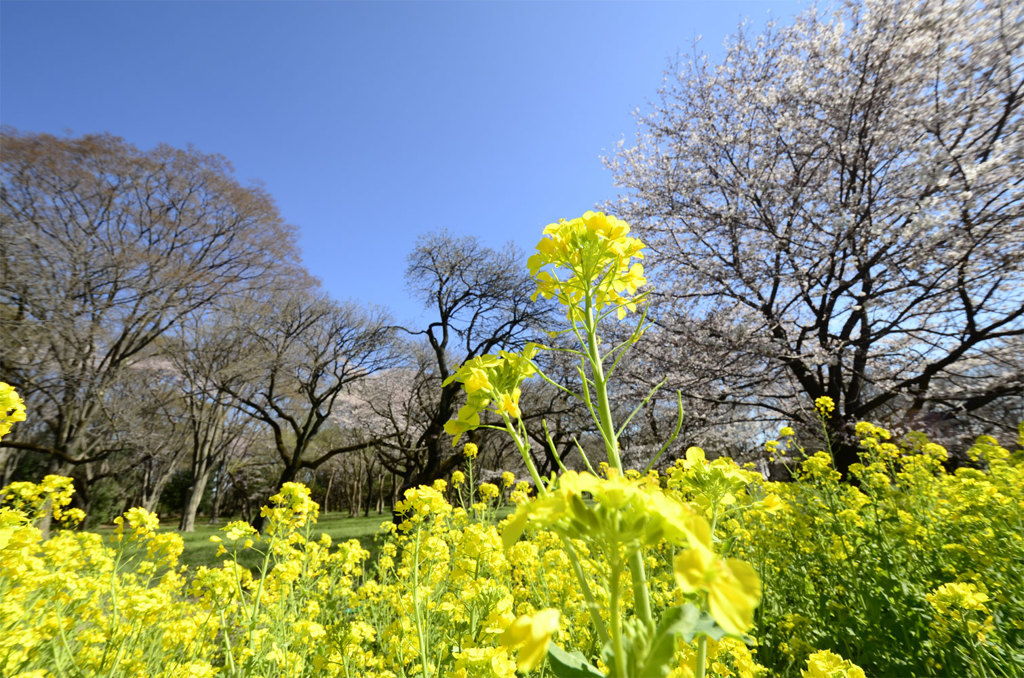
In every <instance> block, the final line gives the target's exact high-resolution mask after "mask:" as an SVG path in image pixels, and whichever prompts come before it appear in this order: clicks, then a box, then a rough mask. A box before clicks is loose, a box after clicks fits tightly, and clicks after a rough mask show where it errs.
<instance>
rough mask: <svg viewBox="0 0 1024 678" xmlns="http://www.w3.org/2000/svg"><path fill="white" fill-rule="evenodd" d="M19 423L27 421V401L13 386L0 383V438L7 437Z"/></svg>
mask: <svg viewBox="0 0 1024 678" xmlns="http://www.w3.org/2000/svg"><path fill="white" fill-rule="evenodd" d="M17 421H25V401H23V400H22V399H21V396H19V395H18V392H17V391H15V390H14V387H13V386H11V385H10V384H6V383H4V382H2V381H0V438H3V437H4V436H5V435H7V433H8V432H9V431H10V430H11V426H12V425H13V424H14V422H17Z"/></svg>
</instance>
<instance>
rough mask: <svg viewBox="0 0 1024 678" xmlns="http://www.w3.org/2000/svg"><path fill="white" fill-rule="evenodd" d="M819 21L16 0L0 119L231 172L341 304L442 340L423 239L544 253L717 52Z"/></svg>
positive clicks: (717, 14) (0, 45)
mask: <svg viewBox="0 0 1024 678" xmlns="http://www.w3.org/2000/svg"><path fill="white" fill-rule="evenodd" d="M804 4H805V3H801V2H794V1H783V0H765V1H763V2H728V1H720V2H711V1H708V2H597V3H594V2H340V1H338V2H226V1H221V2H92V1H80V2H46V1H19V0H3V2H2V3H0V122H2V123H3V124H5V125H11V126H14V127H16V128H18V129H21V130H24V131H35V132H49V133H53V134H61V133H66V132H71V133H73V134H75V135H80V134H85V133H91V132H110V133H112V134H115V135H118V136H121V137H124V138H126V139H127V140H128V141H130V142H132V143H134V144H136V145H138V146H140V147H142V148H150V147H152V146H154V145H156V144H157V143H159V142H167V143H169V144H172V145H175V146H185V145H187V144H193V145H194V146H195V147H196V148H198V149H199V150H202V151H204V152H208V153H220V154H222V155H224V156H226V157H227V158H228V159H229V160H230V161H231V162H232V163H233V164H234V166H235V170H236V176H237V177H238V178H239V179H240V180H241V181H242V182H243V183H250V182H261V183H263V184H264V185H265V187H266V188H267V190H268V191H269V192H270V193H271V195H273V196H274V198H275V200H276V201H277V204H278V206H279V208H280V210H281V213H282V215H283V216H284V218H285V219H286V220H287V221H288V222H290V223H292V224H295V225H296V226H298V227H299V231H300V234H301V236H300V237H301V246H302V252H303V260H304V262H305V264H306V266H307V267H308V268H309V270H310V271H311V272H312V273H313V274H314V275H316V276H317V277H318V278H320V279H321V280H322V281H323V284H324V287H325V289H326V290H327V291H328V292H329V293H330V294H331V295H332V296H334V297H335V298H337V299H355V300H358V301H361V302H368V303H378V304H381V305H384V306H387V307H389V308H390V309H391V310H392V312H393V313H394V315H395V317H396V320H398V321H399V322H407V323H411V324H421V323H422V322H423V318H424V317H425V316H423V315H422V314H421V313H420V311H419V309H418V306H417V305H416V304H414V303H413V302H412V301H410V300H409V298H408V294H407V292H406V291H405V286H404V281H403V277H402V276H403V273H404V270H405V258H406V255H407V254H408V252H409V250H410V249H411V248H412V246H413V243H414V241H415V238H416V236H417V235H419V234H421V233H426V232H429V231H432V230H436V229H439V228H441V227H446V228H448V229H449V230H451V231H453V232H455V233H458V234H469V235H476V236H478V237H479V238H480V239H481V240H482V241H483V242H484V243H485V244H487V245H490V246H494V247H497V246H500V245H501V244H503V243H504V242H506V241H508V240H513V241H515V242H516V244H517V245H518V246H519V247H520V248H522V249H524V250H528V249H530V248H532V247H533V245H534V244H535V243H536V241H537V240H538V239H539V237H540V232H541V229H542V228H543V226H544V225H545V224H547V223H550V222H552V221H554V220H556V219H558V218H559V217H573V216H577V215H579V214H581V213H582V212H584V211H585V210H587V209H591V208H593V207H594V205H595V204H597V203H599V202H601V201H603V200H606V199H609V198H612V197H614V195H615V188H614V186H613V182H612V175H611V173H610V172H609V171H607V170H606V169H604V167H603V166H602V164H601V162H600V156H601V155H603V154H607V153H609V152H611V151H612V150H613V149H614V147H615V144H616V143H617V142H618V141H619V140H620V139H622V138H626V139H627V141H628V140H630V139H632V138H633V136H634V134H635V130H636V125H635V122H634V120H633V117H632V112H633V111H634V110H635V109H637V108H640V109H644V108H646V104H647V102H649V101H652V100H653V99H654V98H655V97H656V94H657V90H658V87H659V86H660V84H661V82H662V77H663V72H664V70H665V68H666V66H667V65H668V64H669V62H670V60H671V59H672V58H673V57H674V56H675V55H676V54H677V53H678V52H686V51H688V50H689V49H690V48H691V46H692V44H693V41H694V39H695V38H696V37H697V36H703V40H702V42H701V48H702V49H703V50H706V51H708V52H710V53H711V54H712V56H716V55H720V53H721V44H722V41H723V39H724V38H725V36H727V35H728V34H730V33H733V32H734V31H735V30H736V27H737V25H738V24H739V22H740V20H741V19H743V18H745V17H749V18H750V19H751V21H752V23H753V25H754V26H757V27H759V26H760V25H762V24H763V22H764V21H765V19H766V18H767V17H768V16H769V13H771V16H773V17H776V18H778V19H780V20H782V21H788V20H789V18H790V17H791V16H792V15H793V14H795V13H796V12H798V11H799V10H800V8H801V7H802V6H803V5H804Z"/></svg>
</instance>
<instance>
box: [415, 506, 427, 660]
mask: <svg viewBox="0 0 1024 678" xmlns="http://www.w3.org/2000/svg"><path fill="white" fill-rule="evenodd" d="M421 527H422V526H421V525H419V524H417V525H416V547H415V551H414V553H413V562H412V606H413V609H414V610H415V611H416V635H417V636H419V641H420V669H421V672H422V674H423V678H428V676H429V674H428V673H427V639H426V636H425V635H424V632H423V616H422V614H421V613H420V593H419V584H420V578H419V572H420V529H421Z"/></svg>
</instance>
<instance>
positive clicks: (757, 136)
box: [607, 0, 1024, 468]
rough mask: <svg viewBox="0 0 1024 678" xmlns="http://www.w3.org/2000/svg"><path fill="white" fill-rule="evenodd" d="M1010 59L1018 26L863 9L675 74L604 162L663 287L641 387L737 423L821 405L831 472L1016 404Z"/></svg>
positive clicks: (1011, 9)
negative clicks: (932, 421) (873, 437)
mask: <svg viewBox="0 0 1024 678" xmlns="http://www.w3.org/2000/svg"><path fill="white" fill-rule="evenodd" d="M1022 43H1024V5H1021V4H1020V3H1014V2H1008V1H998V0H994V1H982V2H975V1H973V0H951V1H945V2H939V1H936V0H923V1H905V0H864V1H862V2H845V3H842V4H840V5H839V6H838V7H837V8H836V9H835V10H834V11H833V12H832V13H822V12H819V11H817V10H816V9H810V10H808V11H806V12H805V13H803V14H802V15H800V16H799V17H797V18H796V19H795V21H794V22H793V23H792V24H791V25H779V24H775V25H771V26H770V27H769V28H767V29H766V30H765V31H764V32H763V33H761V34H758V35H749V34H747V33H746V32H744V31H742V30H741V31H740V32H739V33H738V34H737V35H736V37H735V38H734V39H732V40H731V42H730V43H729V44H728V45H727V53H726V55H725V57H724V60H723V61H722V62H721V63H718V64H716V63H712V61H711V60H710V58H709V57H707V56H706V55H703V54H700V53H697V52H695V54H694V55H693V56H691V57H689V58H685V59H682V60H681V61H680V63H678V65H677V67H676V68H674V69H673V70H672V71H671V72H669V73H668V74H667V75H666V82H665V85H664V87H663V89H662V90H661V92H660V97H659V99H658V101H657V103H655V104H654V105H653V107H652V109H651V110H650V111H649V112H647V113H646V114H644V115H642V116H641V117H640V119H639V124H640V132H639V134H638V136H637V138H636V141H635V143H633V144H632V145H627V144H623V145H622V146H621V147H620V149H619V151H618V152H617V154H616V155H615V156H614V157H612V158H609V159H608V160H607V162H608V164H609V165H610V167H611V168H612V169H613V170H614V171H615V174H616V180H617V183H618V185H619V186H621V188H622V190H623V193H622V195H621V197H620V198H619V200H618V201H617V203H615V204H614V205H610V206H608V209H609V210H614V211H616V212H618V213H619V214H620V215H621V216H622V217H623V218H625V219H626V220H628V221H629V222H630V223H631V224H633V226H634V228H636V229H637V230H638V231H639V232H640V234H641V236H642V237H643V238H644V239H645V241H646V242H648V244H649V245H650V246H651V249H652V250H653V252H652V254H651V256H650V257H649V259H648V262H649V264H652V265H655V266H656V267H657V269H656V272H655V273H654V274H652V275H650V276H649V277H650V278H651V279H652V280H661V281H662V286H661V288H660V290H659V291H658V293H657V295H656V298H655V302H654V305H653V309H654V310H653V314H652V318H653V319H654V320H655V321H656V327H655V328H654V329H652V335H653V337H652V338H655V339H656V341H651V340H648V345H654V346H655V347H656V350H655V351H653V352H651V353H650V354H649V355H648V362H649V363H650V365H651V367H652V369H654V368H657V367H667V368H669V370H670V372H671V373H672V375H673V378H672V380H671V381H670V383H669V385H668V386H669V387H670V388H672V387H679V388H682V389H683V390H684V392H685V394H686V396H687V397H688V399H689V400H690V401H691V402H703V403H705V404H706V405H707V406H708V407H712V408H719V409H723V408H724V409H728V410H731V411H732V412H734V413H735V412H742V413H744V415H745V416H751V417H761V418H765V419H776V420H781V421H787V420H788V421H796V420H799V419H806V418H807V417H808V415H809V410H810V408H811V407H812V403H813V400H814V399H816V398H818V397H821V396H828V397H830V398H832V399H833V400H834V401H835V403H836V409H835V411H834V413H833V414H832V415H831V417H830V418H829V420H828V422H827V424H828V429H829V431H830V434H831V436H832V437H833V438H834V439H835V441H836V442H837V443H838V447H837V455H836V456H837V458H836V462H837V465H838V466H839V467H841V468H846V467H848V465H849V464H850V463H852V462H853V461H855V460H856V447H855V445H854V444H853V443H852V424H853V423H854V422H856V421H858V420H863V419H876V420H879V419H880V420H887V421H906V422H909V423H913V420H914V419H915V418H916V419H921V418H922V417H925V418H927V417H932V418H934V417H938V418H940V419H944V420H947V421H948V420H952V419H957V420H967V419H969V418H970V417H971V414H972V413H973V412H976V411H979V410H981V409H982V408H986V407H988V406H990V405H991V404H992V403H994V402H996V401H999V400H1001V399H1004V398H1006V397H1012V396H1019V394H1020V393H1021V392H1022V390H1024V341H1022V337H1024V221H1022V212H1021V208H1022V204H1024V200H1022V199H1024V165H1022V163H1021V159H1022V152H1024V134H1022V132H1024V130H1022V124H1021V123H1022V117H1021V103H1022V101H1024V51H1022ZM655 371H656V370H655ZM713 419H714V417H711V419H710V420H713ZM1004 423H1006V424H1014V425H1015V422H1004Z"/></svg>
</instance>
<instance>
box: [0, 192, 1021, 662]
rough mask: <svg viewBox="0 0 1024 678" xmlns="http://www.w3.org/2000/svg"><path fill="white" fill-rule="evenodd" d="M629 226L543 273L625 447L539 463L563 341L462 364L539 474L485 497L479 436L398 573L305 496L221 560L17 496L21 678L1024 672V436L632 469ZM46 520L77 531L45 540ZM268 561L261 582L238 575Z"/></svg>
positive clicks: (437, 497) (545, 246)
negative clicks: (626, 369)
mask: <svg viewBox="0 0 1024 678" xmlns="http://www.w3.org/2000/svg"><path fill="white" fill-rule="evenodd" d="M628 232H629V227H628V226H627V225H626V224H624V223H623V222H621V221H619V220H617V219H615V218H614V217H607V216H605V215H603V214H596V213H591V212H588V213H587V214H585V215H584V216H583V217H581V218H579V219H574V220H571V221H565V220H563V221H560V222H558V223H556V224H552V225H550V226H548V228H547V229H545V235H544V238H543V239H542V240H541V242H540V243H539V244H538V247H537V254H535V255H534V256H533V257H531V260H530V262H529V267H530V271H531V274H532V275H533V276H534V278H535V279H536V280H537V283H538V294H543V295H545V296H548V297H553V298H556V299H557V300H558V301H559V302H560V303H561V304H562V305H563V307H564V308H565V310H566V329H565V331H564V334H565V336H567V337H570V338H575V340H576V341H577V342H578V345H577V348H565V347H561V348H559V349H557V350H563V351H567V352H569V353H571V354H573V355H574V356H575V357H576V358H577V359H578V360H579V374H580V376H581V385H580V387H579V388H578V391H579V392H573V391H571V390H569V389H568V388H566V387H565V386H562V385H558V384H555V385H556V386H558V387H559V388H562V389H563V390H566V391H567V392H569V393H570V394H571V395H573V396H574V397H578V398H580V399H581V400H582V401H584V402H585V403H586V404H587V406H588V408H589V409H590V412H591V413H592V414H593V417H594V422H595V426H596V428H597V430H598V431H599V432H600V434H601V437H602V439H603V442H604V447H605V452H606V459H605V460H602V461H601V462H599V463H596V464H591V462H590V460H589V459H586V455H584V460H585V463H586V466H587V471H581V472H577V471H572V470H567V469H565V468H561V473H558V474H553V475H552V476H551V477H550V478H544V477H541V476H540V475H539V474H538V473H537V470H536V468H535V467H534V466H533V464H532V461H531V456H530V454H529V443H528V442H527V440H528V439H527V436H526V430H525V424H524V423H523V421H522V419H521V412H520V410H519V398H520V385H521V384H522V382H523V381H524V380H525V379H529V378H534V377H539V378H542V379H545V380H548V381H550V379H549V378H548V377H547V375H545V374H544V373H543V372H542V371H541V369H540V367H538V365H537V364H536V363H535V362H534V361H533V357H534V356H535V355H536V354H537V352H539V351H543V350H554V349H552V348H550V347H545V346H539V345H531V346H528V347H527V348H526V349H525V350H524V351H523V352H521V353H507V352H500V353H499V354H498V355H489V356H481V357H479V358H475V359H473V360H471V361H468V362H467V363H465V364H464V365H463V366H461V367H460V368H459V370H458V371H457V372H456V373H455V374H454V375H453V376H452V377H451V379H452V380H454V381H457V382H458V383H460V384H461V385H462V388H463V390H464V392H465V396H466V404H465V406H463V407H462V408H461V409H460V410H459V412H458V414H457V416H456V417H454V418H453V419H452V420H451V421H450V422H449V423H448V425H447V426H446V430H448V432H449V433H450V434H451V435H452V436H453V438H454V440H453V444H458V443H459V441H460V438H461V437H462V436H463V435H465V434H467V433H469V432H471V431H473V430H474V429H476V428H480V427H490V428H497V429H499V430H502V431H505V432H506V433H507V434H508V435H509V436H510V437H511V439H512V440H513V442H514V443H515V444H516V445H517V446H518V447H519V449H520V451H521V452H522V453H523V455H522V456H523V462H524V464H525V466H526V468H527V470H528V472H529V475H530V478H529V479H528V480H520V481H518V482H517V480H516V479H515V478H514V477H512V476H511V474H506V476H505V477H504V479H503V482H504V484H505V486H506V487H505V488H498V487H497V486H495V485H490V484H484V485H481V486H479V487H472V488H471V487H469V485H470V484H471V482H467V477H468V478H469V479H472V478H473V467H472V465H473V463H474V459H475V458H476V454H477V449H476V445H474V444H473V443H464V445H463V447H462V453H463V458H464V460H465V464H466V468H465V469H464V471H463V470H459V471H457V472H455V473H454V474H453V475H452V478H451V484H450V486H449V484H448V483H446V482H445V481H437V482H435V483H434V484H433V485H432V486H424V487H419V488H415V489H413V490H410V491H408V492H407V493H406V495H405V497H404V498H403V501H402V502H400V503H399V504H398V506H397V507H396V511H397V512H398V513H399V514H400V515H401V516H402V517H403V520H402V522H401V523H400V524H398V525H395V524H394V523H392V522H389V523H386V524H385V525H384V526H383V527H382V528H381V533H380V535H379V539H380V549H379V553H378V555H377V557H376V559H375V560H374V561H373V562H370V560H369V554H368V552H367V551H365V550H364V549H363V548H362V547H361V546H360V544H359V543H358V542H357V541H354V540H353V541H349V542H345V543H342V544H337V545H336V544H332V543H330V539H329V538H328V537H326V536H324V537H321V538H319V539H312V538H311V535H312V534H313V525H314V524H315V522H316V519H317V512H318V508H319V507H318V506H317V504H316V503H315V502H313V501H312V500H311V498H310V495H309V491H308V489H307V488H305V487H304V486H302V485H300V484H296V483H287V484H285V485H284V486H283V487H281V489H280V491H279V492H278V494H276V495H274V496H273V497H271V505H270V506H268V507H265V508H264V509H263V515H264V516H265V518H266V522H265V526H264V530H263V532H262V533H258V532H257V531H256V530H255V529H254V528H253V527H251V526H250V525H248V524H246V523H244V522H234V523H230V524H229V525H227V527H225V528H224V530H223V532H222V534H221V535H220V536H218V537H216V538H215V539H216V540H217V541H219V543H220V545H221V547H222V554H223V556H224V561H223V564H222V565H221V566H220V567H213V568H210V567H198V568H195V569H190V568H186V567H184V566H182V565H180V563H179V557H180V555H181V553H182V548H183V546H182V541H181V539H180V537H178V536H177V535H176V534H173V533H164V532H158V531H157V527H158V521H157V517H156V516H155V515H153V514H150V513H148V512H146V511H144V510H141V509H132V510H130V511H128V512H126V513H125V515H124V516H122V517H121V518H120V519H118V521H117V527H116V530H115V533H114V535H113V539H112V540H110V541H109V542H105V541H104V540H103V538H102V537H100V536H99V535H97V534H93V533H88V532H81V531H76V530H74V529H70V528H73V527H74V525H75V524H76V523H78V522H80V521H81V520H82V518H83V516H82V515H81V512H79V511H76V510H75V509H69V508H68V506H69V505H70V503H71V497H72V484H71V480H70V479H68V478H62V477H59V476H48V477H46V478H44V479H43V480H42V482H40V483H27V482H19V483H14V484H12V485H9V486H7V487H5V488H3V489H2V490H0V502H2V505H0V675H2V676H5V677H6V676H18V677H20V678H28V677H29V676H31V677H41V676H93V675H104V676H125V677H129V676H131V677H134V676H168V677H172V676H183V677H189V676H191V677H196V678H198V677H201V676H214V675H223V676H266V677H270V676H282V677H283V676H345V677H349V676H360V677H363V676H379V677H390V678H398V677H401V678H413V677H416V678H435V677H438V678H442V677H447V676H453V677H455V678H471V677H472V678H476V677H480V678H482V677H506V678H511V677H513V676H516V675H530V676H557V677H559V678H567V677H570V676H574V677H582V678H586V677H598V676H611V677H614V678H627V677H629V678H660V677H664V676H668V677H670V678H679V677H683V676H686V677H688V678H689V677H691V676H692V677H694V678H703V677H704V676H707V675H713V676H741V677H744V678H746V677H752V676H758V675H763V676H802V677H806V678H825V677H828V678H837V677H844V676H845V677H865V676H872V677H874V676H979V677H980V676H1024V669H1022V668H1021V667H1024V449H1019V450H1017V451H1015V452H1012V453H1011V451H1010V450H1009V449H1007V448H1004V447H1001V446H1000V445H999V444H998V442H997V441H996V440H994V439H992V438H989V437H982V438H979V439H978V440H977V442H976V443H975V444H974V445H973V446H972V447H971V448H970V450H968V456H969V458H970V459H971V460H972V462H973V464H972V466H971V467H970V468H959V469H957V470H955V471H952V472H951V471H948V470H947V469H946V467H945V466H944V465H943V461H945V460H946V458H947V451H946V450H945V449H943V448H942V447H940V446H939V445H936V444H934V443H931V442H929V441H928V440H927V439H926V438H925V437H924V436H923V435H919V434H911V435H908V436H904V437H903V438H900V439H895V438H894V437H893V436H892V435H891V434H890V432H889V431H887V430H885V429H883V428H881V427H879V426H875V425H872V424H869V423H862V424H859V425H858V427H857V435H858V436H859V438H860V447H861V452H862V454H861V458H862V463H860V464H855V465H854V466H853V467H852V468H851V475H852V476H853V478H852V480H853V481H854V482H847V481H845V480H841V479H840V476H839V473H838V472H837V471H835V469H834V468H833V466H832V460H831V456H830V454H829V452H828V450H827V449H826V450H819V451H814V452H813V453H809V452H808V451H807V450H805V449H803V447H801V444H800V441H799V439H798V438H797V435H796V432H795V431H793V430H792V429H790V428H788V427H787V428H784V429H782V430H781V431H780V434H779V438H780V440H779V441H771V442H770V443H769V448H770V450H773V451H774V452H779V451H780V450H784V451H785V452H787V455H788V456H790V457H792V458H797V459H800V460H801V461H800V463H799V464H798V466H797V467H796V468H795V469H794V474H795V480H794V482H788V483H772V482H767V481H765V480H764V479H763V478H762V477H761V476H760V475H759V474H757V473H754V472H753V471H751V470H750V469H747V468H742V467H740V466H738V465H737V464H736V463H734V462H733V461H731V460H729V459H726V458H719V459H714V460H710V461H709V460H708V459H707V458H706V456H705V454H704V452H703V451H702V450H700V449H699V448H695V447H691V448H690V449H688V450H687V451H686V453H685V456H684V457H683V458H680V459H678V460H677V461H675V463H673V464H672V465H670V466H669V467H668V468H667V469H665V470H664V471H663V472H659V471H657V470H654V469H653V468H652V467H653V465H654V462H655V461H656V459H652V460H651V463H650V465H649V467H648V468H647V469H644V470H642V471H641V470H629V469H623V467H622V463H621V457H620V450H619V447H618V432H619V431H621V430H622V429H621V428H620V427H621V426H623V425H624V424H620V425H619V427H617V426H616V424H615V422H613V421H612V415H611V408H610V406H609V400H608V390H607V382H608V380H609V379H610V377H611V375H612V373H613V372H614V370H615V367H616V365H618V364H619V361H620V360H621V359H622V356H623V355H624V354H625V353H626V351H627V350H628V349H629V348H630V346H632V345H633V344H634V343H635V342H636V341H638V340H639V339H640V337H641V336H642V334H643V329H644V318H643V316H641V319H640V321H639V322H638V323H637V325H636V330H635V331H634V332H633V334H632V336H631V337H630V338H629V339H628V340H627V341H626V342H624V343H623V344H620V345H619V346H616V347H612V348H610V349H609V348H608V347H605V346H603V345H602V344H601V342H600V340H599V339H598V334H597V328H598V325H599V324H600V323H601V322H602V321H604V320H606V319H608V318H609V317H611V316H615V317H618V318H619V319H622V318H624V317H625V316H626V315H627V314H628V313H631V312H634V311H636V310H637V309H638V307H639V305H641V304H642V303H643V301H644V294H643V293H642V292H640V291H639V288H640V287H642V286H643V285H644V284H645V283H646V279H645V278H644V271H643V267H642V265H641V264H640V263H639V262H638V261H636V260H637V259H640V258H641V257H642V250H643V245H642V243H640V241H639V240H637V239H635V238H632V237H630V236H629V235H628ZM551 383H554V382H551ZM815 404H816V407H817V408H818V411H819V412H820V413H821V414H822V416H825V415H827V413H828V411H829V408H831V407H833V406H834V404H833V403H832V402H831V401H829V400H828V399H827V398H821V399H819V400H818V401H817V402H816V403H815ZM638 409H639V408H638ZM634 414H635V412H634ZM0 415H3V416H2V417H0V435H3V434H4V433H6V431H7V430H8V429H9V427H10V425H11V424H12V423H13V422H15V421H19V420H23V419H24V418H25V411H24V405H23V404H22V403H21V400H20V398H18V396H17V394H16V393H14V391H13V390H12V389H10V387H9V386H7V385H6V384H0ZM681 416H682V412H681V411H680V420H681ZM488 422H493V423H488ZM678 430H679V426H678V422H677V427H676V432H678ZM674 438H675V434H673V436H672V437H671V438H670V439H669V440H668V441H666V442H665V446H664V447H663V448H662V452H663V451H664V450H665V449H667V448H668V446H669V445H670V444H671V443H672V442H673V441H674ZM1016 442H1017V446H1018V447H1020V448H1024V426H1022V428H1021V436H1020V438H1019V439H1018V441H1016ZM552 447H553V446H552ZM826 448H827V445H826ZM552 452H553V453H555V451H554V449H552ZM581 452H582V450H581ZM555 454H556V458H557V453H555ZM660 454H661V453H660V452H659V455H658V456H660ZM506 497H507V499H506ZM505 501H508V502H510V503H511V504H512V505H513V506H514V510H513V512H512V513H511V515H509V516H508V517H506V518H504V519H502V520H498V518H497V516H498V515H502V514H504V513H505V512H504V511H499V508H501V507H500V505H501V504H502V503H503V502H505ZM46 516H52V519H53V520H54V521H55V523H56V524H57V525H58V526H61V525H62V526H65V527H67V528H69V529H59V530H56V531H54V532H53V533H52V535H51V536H49V537H48V538H44V535H43V533H42V531H41V530H40V528H39V525H40V523H41V522H42V520H43V518H44V517H46ZM250 551H254V552H256V553H257V554H258V555H259V557H260V558H259V559H260V562H261V564H260V565H259V566H258V567H257V568H255V569H254V570H250V569H247V568H245V567H242V566H240V565H239V564H238V556H239V554H241V553H243V552H250Z"/></svg>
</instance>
